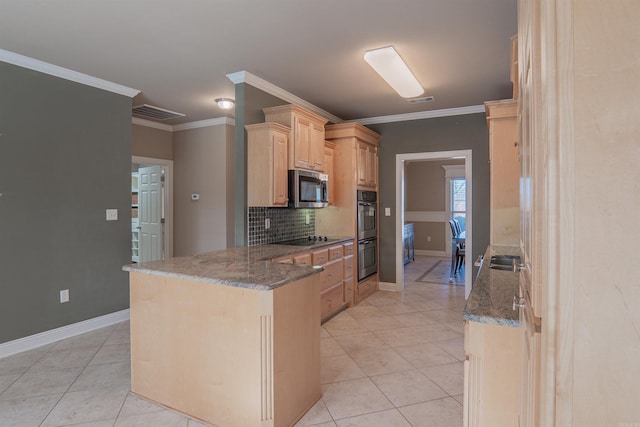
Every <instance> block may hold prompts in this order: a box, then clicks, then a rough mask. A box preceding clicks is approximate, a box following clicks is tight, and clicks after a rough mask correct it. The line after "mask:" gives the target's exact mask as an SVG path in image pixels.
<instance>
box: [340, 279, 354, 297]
mask: <svg viewBox="0 0 640 427" xmlns="http://www.w3.org/2000/svg"><path fill="white" fill-rule="evenodd" d="M343 283H344V302H346V303H348V304H353V284H354V280H353V277H348V278H345V279H344V282H343Z"/></svg>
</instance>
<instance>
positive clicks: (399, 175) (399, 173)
mask: <svg viewBox="0 0 640 427" xmlns="http://www.w3.org/2000/svg"><path fill="white" fill-rule="evenodd" d="M454 158H455V159H461V160H462V161H464V166H463V171H464V174H463V177H464V181H465V186H464V194H465V197H464V199H465V205H466V206H465V212H464V218H465V228H466V247H467V248H472V247H473V246H472V242H473V230H472V209H471V206H472V199H471V194H472V180H471V172H472V169H471V160H472V159H471V150H456V151H440V152H427V153H407V154H397V155H396V188H397V191H396V212H397V215H396V233H395V236H396V262H395V264H396V289H394V290H398V291H401V290H403V289H404V262H403V259H404V257H403V252H404V251H403V249H404V245H403V229H404V224H405V220H406V216H405V206H406V203H405V198H406V165H407V163H408V162H417V161H436V160H449V159H454ZM460 178H462V177H460ZM447 182H450V180H447ZM448 185H449V184H448ZM447 197H449V198H450V194H448V195H447ZM446 203H447V205H448V204H449V199H447V200H446ZM447 215H449V216H450V215H451V209H450V208H449V207H448V208H447V209H446V211H445V213H443V214H442V215H441V216H443V218H441V219H439V220H438V221H442V223H443V225H442V233H443V234H444V235H445V236H446V235H447V234H446V231H447V228H446V227H445V225H446V226H447V227H448V225H449V224H448V219H449V218H445V217H446V216H447ZM434 220H435V218H434ZM449 238H450V237H449ZM447 242H450V240H447ZM449 246H450V243H448V246H447V244H445V251H446V250H448V249H447V248H448V247H449ZM449 253H450V252H449ZM464 265H465V268H464V285H465V297H468V296H469V293H470V292H471V285H472V283H471V276H472V274H471V273H472V270H473V260H472V256H471V252H469V256H466V257H465V264H464Z"/></svg>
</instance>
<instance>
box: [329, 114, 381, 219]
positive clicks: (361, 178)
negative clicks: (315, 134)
mask: <svg viewBox="0 0 640 427" xmlns="http://www.w3.org/2000/svg"><path fill="white" fill-rule="evenodd" d="M325 137H326V138H327V140H329V141H331V142H334V143H336V156H338V151H339V152H340V154H339V155H340V156H341V160H340V162H338V161H337V160H336V174H337V175H341V176H342V177H344V178H347V177H348V176H349V175H350V174H351V173H352V172H353V171H354V170H355V176H354V178H352V179H342V178H341V179H339V180H338V179H336V180H338V181H340V185H346V186H347V188H348V187H349V186H354V185H355V186H357V187H362V188H363V189H367V190H375V189H376V188H377V186H378V141H379V140H380V135H378V134H377V133H376V132H374V131H372V130H371V129H368V128H366V127H364V126H362V125H361V124H360V123H341V124H337V125H330V126H327V127H326V128H325ZM350 153H353V154H350ZM345 156H346V159H345ZM351 158H353V162H351V160H350V159H351ZM338 163H340V164H341V166H344V168H343V170H342V168H341V170H340V171H338V166H337V164H338ZM349 163H352V164H351V165H349ZM336 180H334V181H336ZM348 191H350V190H348ZM354 194H355V192H354ZM347 203H350V201H349V202H347ZM354 206H355V205H354Z"/></svg>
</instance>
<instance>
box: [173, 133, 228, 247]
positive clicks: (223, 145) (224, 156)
mask: <svg viewBox="0 0 640 427" xmlns="http://www.w3.org/2000/svg"><path fill="white" fill-rule="evenodd" d="M227 134H231V135H233V134H234V131H233V126H228V125H218V126H208V127H203V128H197V129H189V130H183V131H179V132H174V137H173V139H174V141H173V160H174V181H173V184H174V193H173V209H174V210H173V212H174V239H173V242H174V244H173V248H174V256H185V255H193V254H197V253H202V252H207V251H212V250H215V249H224V248H226V247H228V246H233V241H227V238H228V233H227V230H228V229H230V228H231V227H228V226H227V223H228V222H229V221H232V220H233V218H232V217H228V214H229V210H228V209H227V207H228V206H227V199H228V193H229V192H232V189H233V187H230V186H229V185H228V181H234V179H235V178H234V175H233V163H229V162H228V156H229V151H231V152H232V153H233V139H231V138H227ZM228 165H230V166H231V168H229V166H228ZM193 193H197V194H199V195H200V200H197V201H194V200H191V194H193ZM232 206H233V204H232Z"/></svg>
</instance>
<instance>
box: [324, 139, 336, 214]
mask: <svg viewBox="0 0 640 427" xmlns="http://www.w3.org/2000/svg"><path fill="white" fill-rule="evenodd" d="M335 148H336V144H334V143H332V142H329V141H325V143H324V173H326V174H327V176H328V180H329V206H332V205H333V204H334V200H335V191H334V184H333V178H334V177H335V172H334V167H333V164H334V161H333V159H334V157H335Z"/></svg>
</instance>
